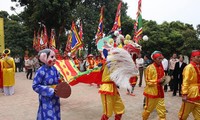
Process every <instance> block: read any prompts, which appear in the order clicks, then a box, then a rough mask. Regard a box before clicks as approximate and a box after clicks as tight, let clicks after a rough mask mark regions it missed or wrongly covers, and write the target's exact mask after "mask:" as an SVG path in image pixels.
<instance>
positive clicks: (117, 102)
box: [99, 66, 125, 120]
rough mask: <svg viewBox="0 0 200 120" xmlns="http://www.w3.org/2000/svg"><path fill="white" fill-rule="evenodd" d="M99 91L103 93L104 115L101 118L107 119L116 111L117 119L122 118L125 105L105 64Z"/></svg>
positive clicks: (102, 119)
mask: <svg viewBox="0 0 200 120" xmlns="http://www.w3.org/2000/svg"><path fill="white" fill-rule="evenodd" d="M99 93H100V94H101V100H102V105H103V116H102V118H101V120H107V119H108V118H109V117H111V116H112V114H113V112H114V113H115V118H116V119H115V120H120V118H121V115H122V114H123V113H124V109H125V107H124V104H123V102H122V100H121V97H120V95H119V92H118V90H117V86H116V84H115V83H114V82H113V81H111V80H110V72H109V70H108V67H107V66H104V70H103V75H102V83H101V86H100V89H99ZM117 118H118V119H117Z"/></svg>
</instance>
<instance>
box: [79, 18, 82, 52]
mask: <svg viewBox="0 0 200 120" xmlns="http://www.w3.org/2000/svg"><path fill="white" fill-rule="evenodd" d="M79 36H80V39H81V41H82V43H83V26H82V23H81V22H80V27H79ZM79 48H80V49H82V48H83V44H82V45H81V46H80V47H79Z"/></svg>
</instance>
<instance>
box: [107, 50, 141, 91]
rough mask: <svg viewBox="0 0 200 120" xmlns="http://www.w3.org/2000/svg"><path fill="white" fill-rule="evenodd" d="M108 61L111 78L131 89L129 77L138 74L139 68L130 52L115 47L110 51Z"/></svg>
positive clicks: (121, 85)
mask: <svg viewBox="0 0 200 120" xmlns="http://www.w3.org/2000/svg"><path fill="white" fill-rule="evenodd" d="M106 61H107V66H108V69H109V71H110V72H111V75H110V77H111V80H112V81H114V82H115V83H116V84H117V85H118V86H120V87H123V88H127V89H130V88H131V86H130V82H129V79H130V78H131V77H133V76H137V75H138V69H137V68H136V66H135V63H134V62H133V60H132V58H131V56H130V54H129V53H128V52H127V51H126V50H124V49H122V48H113V49H111V50H110V51H109V55H108V57H107V60H106Z"/></svg>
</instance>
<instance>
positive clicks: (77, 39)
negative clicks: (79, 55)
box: [71, 22, 82, 54]
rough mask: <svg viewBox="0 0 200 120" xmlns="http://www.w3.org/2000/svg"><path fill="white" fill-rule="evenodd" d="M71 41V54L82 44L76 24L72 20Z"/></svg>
mask: <svg viewBox="0 0 200 120" xmlns="http://www.w3.org/2000/svg"><path fill="white" fill-rule="evenodd" d="M71 29H72V42H71V54H74V53H75V52H76V51H77V50H78V49H79V47H80V46H81V45H82V41H81V39H80V36H79V35H78V32H77V29H76V26H75V24H74V22H72V28H71Z"/></svg>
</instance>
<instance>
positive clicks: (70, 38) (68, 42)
mask: <svg viewBox="0 0 200 120" xmlns="http://www.w3.org/2000/svg"><path fill="white" fill-rule="evenodd" d="M71 43H72V32H71V31H70V32H69V33H68V36H67V41H66V46H65V51H67V52H70V51H71Z"/></svg>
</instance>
